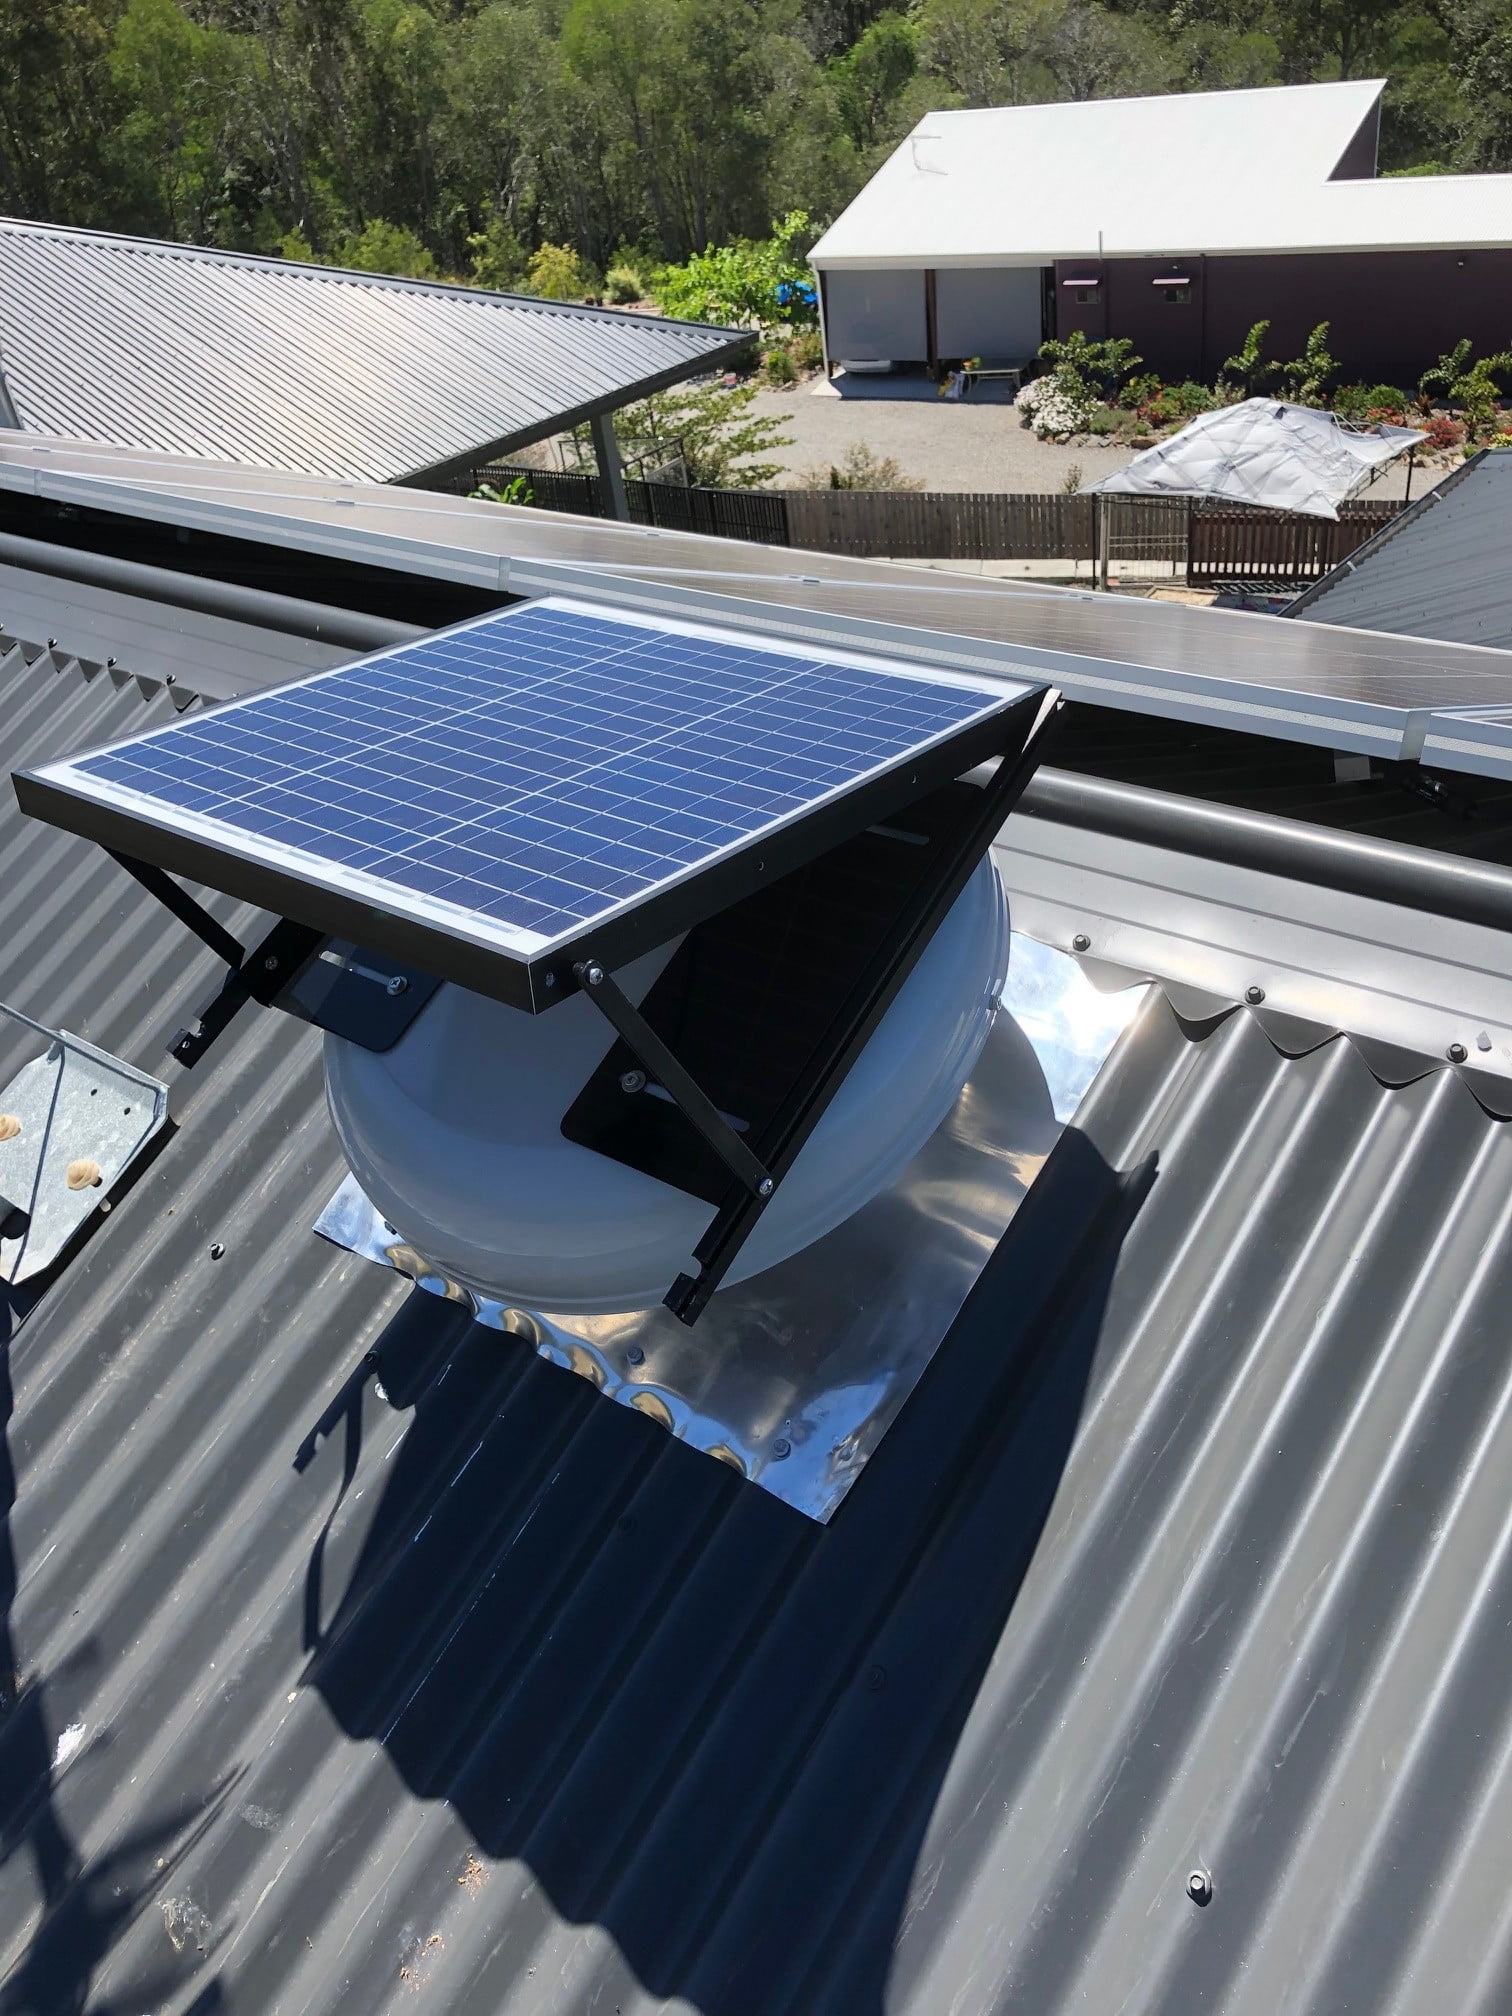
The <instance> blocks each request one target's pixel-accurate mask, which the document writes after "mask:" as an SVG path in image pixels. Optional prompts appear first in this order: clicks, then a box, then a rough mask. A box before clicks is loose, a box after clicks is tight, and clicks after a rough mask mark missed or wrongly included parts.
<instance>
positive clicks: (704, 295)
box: [651, 210, 819, 329]
mask: <svg viewBox="0 0 1512 2016" xmlns="http://www.w3.org/2000/svg"><path fill="white" fill-rule="evenodd" d="M812 235H813V234H812V229H811V226H810V224H809V217H808V212H807V211H806V210H790V211H789V212H788V214H787V216H786V217H784V218H782V219H781V221H780V222H778V223H774V224H773V226H772V235H771V236H770V237H769V238H740V239H737V240H736V241H735V242H734V243H733V244H730V245H709V246H706V247H705V248H704V250H703V251H702V252H695V253H694V255H693V257H692V258H691V259H689V260H687V261H686V262H685V263H684V264H683V265H681V266H664V267H663V268H662V269H661V271H660V272H659V273H658V274H657V275H656V276H655V277H654V279H653V280H652V282H651V291H652V294H653V295H654V296H655V299H656V305H657V307H658V308H660V309H661V311H662V313H663V314H665V315H675V316H677V317H678V318H679V319H680V320H681V321H685V322H738V323H744V324H752V323H754V324H755V325H756V327H757V328H760V329H778V328H781V327H782V326H784V325H785V324H786V325H791V326H798V327H803V326H807V325H810V324H812V323H814V322H816V321H817V320H818V315H819V306H818V298H817V296H816V294H815V292H814V276H813V274H812V273H811V272H810V271H809V268H808V266H807V265H806V264H805V263H804V261H803V260H802V259H801V258H800V257H799V254H798V249H797V248H798V246H799V245H800V244H802V243H803V242H804V241H806V240H807V239H809V238H810V237H812Z"/></svg>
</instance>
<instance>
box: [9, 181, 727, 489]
mask: <svg viewBox="0 0 1512 2016" xmlns="http://www.w3.org/2000/svg"><path fill="white" fill-rule="evenodd" d="M745 340H746V339H744V338H742V337H740V336H739V335H738V333H736V332H732V331H730V330H727V329H712V328H705V327H703V326H701V325H699V324H696V323H691V322H670V321H665V320H662V319H660V318H658V317H655V316H648V315H628V314H621V313H618V312H617V311H615V310H612V309H594V308H583V307H577V306H572V305H568V304H566V303H561V302H554V301H538V300H534V299H527V298H524V297H520V296H515V295H507V294H489V293H483V292H480V291H477V290H474V289H471V288H466V287H451V286H445V285H442V284H440V283H436V282H428V281H416V280H403V279H390V278H387V277H385V276H380V275H376V274H371V273H352V272H345V271H340V270H337V269H335V268H330V267H323V266H299V265H293V264H290V263H288V262H286V261H282V260H275V259H260V258H252V257H249V256H244V255H242V254H238V253H231V252H220V251H214V250H208V249H206V248H203V247H200V246H190V245H168V244H160V243H157V242H155V241H152V240H148V239H139V238H120V237H112V236H108V235H107V234H105V233H103V232H94V231H72V230H65V229H62V228H61V227H57V226H53V225H43V224H31V223H25V222H21V221H18V220H16V219H10V218H7V219H0V361H3V364H4V368H5V376H6V380H7V383H8V385H9V390H10V396H11V399H12V401H13V403H14V406H15V410H16V412H17V414H18V416H19V419H20V422H21V425H22V426H23V427H24V428H27V429H29V430H32V431H35V432H40V433H47V434H58V435H69V436H73V437H75V438H80V437H83V438H87V439H90V440H95V441H109V442H114V443H116V444H117V445H119V446H122V447H138V448H153V449H158V450H161V451H163V452H165V453H169V454H180V455H208V456H213V457H217V458H219V459H221V460H223V461H228V462H249V463H256V464H259V465H261V466H263V467H265V468H269V469H285V470H290V471H298V472H303V473H308V474H315V475H323V476H333V477H338V478H365V479H367V480H369V481H372V482H380V483H389V482H405V481H410V480H414V479H415V478H417V477H421V476H425V475H429V474H433V473H435V472H438V471H441V470H445V469H448V468H454V467H471V466H473V465H475V464H477V463H479V462H483V461H486V460H487V459H488V458H489V457H491V456H494V455H497V454H501V453H504V452H506V451H507V450H509V449H510V448H514V447H519V446H522V445H523V444H524V443H526V442H528V441H534V440H538V439H540V438H541V437H542V436H544V435H548V434H553V433H555V432H557V431H558V430H559V429H561V428H563V427H566V426H570V425H572V424H573V423H574V422H576V421H578V420H582V419H585V418H588V417H589V416H590V415H591V414H593V413H599V412H606V411H609V410H611V409H613V408H615V407H618V406H623V405H626V404H628V403H629V402H630V401H632V400H634V399H638V398H642V397H644V396H645V395H646V394H647V393H649V392H652V391H656V390H659V389H661V388H663V387H665V386H667V385H670V384H674V383H676V382H677V381H679V380H680V379H684V378H688V377H691V376H693V375H695V374H696V373H697V372H700V371H705V370H709V369H711V368H714V367H716V366H717V365H719V364H722V363H723V362H724V361H725V360H726V359H727V358H729V357H730V356H731V355H733V354H734V353H735V352H736V351H737V350H738V349H739V347H740V345H741V343H742V342H743V341H745Z"/></svg>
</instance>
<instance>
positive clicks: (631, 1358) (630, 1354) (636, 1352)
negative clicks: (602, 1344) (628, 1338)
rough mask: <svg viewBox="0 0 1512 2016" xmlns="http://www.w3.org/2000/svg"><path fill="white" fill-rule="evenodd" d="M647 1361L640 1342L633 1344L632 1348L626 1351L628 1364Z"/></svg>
mask: <svg viewBox="0 0 1512 2016" xmlns="http://www.w3.org/2000/svg"><path fill="white" fill-rule="evenodd" d="M645 1362H646V1354H645V1352H644V1351H642V1349H641V1347H640V1346H639V1344H632V1345H631V1346H630V1349H629V1350H628V1351H627V1352H626V1353H625V1363H626V1364H627V1365H644V1364H645Z"/></svg>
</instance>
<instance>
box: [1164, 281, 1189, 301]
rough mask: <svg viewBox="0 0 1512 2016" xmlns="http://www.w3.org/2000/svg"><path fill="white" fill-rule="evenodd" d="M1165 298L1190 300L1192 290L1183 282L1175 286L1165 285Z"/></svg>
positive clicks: (1169, 299) (1168, 299)
mask: <svg viewBox="0 0 1512 2016" xmlns="http://www.w3.org/2000/svg"><path fill="white" fill-rule="evenodd" d="M1165 298H1166V299H1167V301H1190V300H1191V298H1192V290H1191V288H1190V287H1189V286H1188V285H1187V284H1186V283H1185V282H1182V283H1180V284H1179V285H1177V286H1175V287H1167V288H1166V290H1165Z"/></svg>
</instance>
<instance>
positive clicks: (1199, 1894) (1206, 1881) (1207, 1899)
mask: <svg viewBox="0 0 1512 2016" xmlns="http://www.w3.org/2000/svg"><path fill="white" fill-rule="evenodd" d="M1187 1895H1188V1897H1190V1898H1191V1900H1192V1902H1193V1903H1194V1904H1211V1903H1212V1901H1213V1879H1212V1877H1211V1876H1209V1874H1208V1873H1207V1871H1206V1869H1194V1870H1193V1871H1192V1873H1191V1875H1190V1876H1188V1878H1187Z"/></svg>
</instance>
